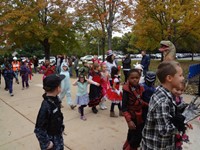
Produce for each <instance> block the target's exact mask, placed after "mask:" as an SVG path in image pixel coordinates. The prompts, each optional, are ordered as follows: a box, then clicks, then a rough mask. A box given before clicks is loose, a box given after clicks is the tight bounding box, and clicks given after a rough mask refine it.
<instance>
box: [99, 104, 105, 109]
mask: <svg viewBox="0 0 200 150" xmlns="http://www.w3.org/2000/svg"><path fill="white" fill-rule="evenodd" d="M99 107H100V109H101V110H104V109H105V108H104V106H103V103H102V102H101V103H99Z"/></svg>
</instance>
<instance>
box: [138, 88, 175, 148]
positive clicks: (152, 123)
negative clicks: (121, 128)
mask: <svg viewBox="0 0 200 150" xmlns="http://www.w3.org/2000/svg"><path fill="white" fill-rule="evenodd" d="M174 104H175V102H174V100H173V96H172V94H171V93H170V92H169V91H167V90H166V89H165V88H163V87H162V86H159V87H158V88H157V89H156V91H155V93H154V94H153V95H152V97H151V100H150V103H149V111H148V115H147V120H146V123H145V126H144V129H143V132H142V149H143V150H174V149H175V133H176V132H177V130H176V128H175V126H174V125H173V124H172V122H171V121H170V120H171V119H172V117H173V116H174V115H175V105H174Z"/></svg>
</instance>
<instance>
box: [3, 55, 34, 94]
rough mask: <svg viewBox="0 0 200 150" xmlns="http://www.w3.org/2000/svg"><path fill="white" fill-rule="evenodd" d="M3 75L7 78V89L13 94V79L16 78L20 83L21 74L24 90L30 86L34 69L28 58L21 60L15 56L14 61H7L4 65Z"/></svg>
mask: <svg viewBox="0 0 200 150" xmlns="http://www.w3.org/2000/svg"><path fill="white" fill-rule="evenodd" d="M1 68H2V72H1V73H2V76H3V78H4V80H5V88H4V89H5V90H6V91H9V94H10V96H14V94H13V79H14V78H15V80H16V83H17V84H19V79H18V75H20V76H21V81H22V90H24V88H28V87H29V82H28V81H29V78H30V79H31V76H32V71H31V70H32V69H31V68H30V66H29V63H28V62H27V61H26V60H22V61H21V62H20V61H18V60H17V58H16V57H14V58H13V61H12V62H11V63H9V62H8V61H5V62H4V63H3V64H2V65H1Z"/></svg>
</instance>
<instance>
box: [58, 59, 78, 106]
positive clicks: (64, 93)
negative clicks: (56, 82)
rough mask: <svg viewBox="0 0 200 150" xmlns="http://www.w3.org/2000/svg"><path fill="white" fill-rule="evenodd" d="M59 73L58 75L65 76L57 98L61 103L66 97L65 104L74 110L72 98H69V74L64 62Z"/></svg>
mask: <svg viewBox="0 0 200 150" xmlns="http://www.w3.org/2000/svg"><path fill="white" fill-rule="evenodd" d="M60 68H61V72H60V74H62V75H65V78H64V79H63V80H62V82H61V92H60V94H59V98H60V99H61V101H62V100H63V98H64V97H65V96H66V102H67V104H68V105H69V106H70V107H71V109H74V108H75V107H76V105H74V104H73V103H72V98H71V83H70V74H69V71H68V69H69V68H68V65H67V63H66V62H63V63H62V64H61V67H60Z"/></svg>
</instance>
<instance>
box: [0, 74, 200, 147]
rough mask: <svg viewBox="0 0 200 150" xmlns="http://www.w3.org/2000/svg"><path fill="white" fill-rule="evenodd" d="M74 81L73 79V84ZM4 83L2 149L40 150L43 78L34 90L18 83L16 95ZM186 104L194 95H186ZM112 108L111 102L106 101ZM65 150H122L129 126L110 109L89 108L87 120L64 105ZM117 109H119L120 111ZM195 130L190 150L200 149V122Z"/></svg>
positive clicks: (0, 124) (0, 97)
mask: <svg viewBox="0 0 200 150" xmlns="http://www.w3.org/2000/svg"><path fill="white" fill-rule="evenodd" d="M73 81H74V79H72V80H71V83H72V82H73ZM3 88H4V81H3V79H2V85H1V87H0V150H39V149H40V148H39V144H38V141H37V139H36V137H35V134H34V133H33V130H34V126H35V121H36V117H37V113H38V110H39V107H40V105H41V101H42V94H43V89H42V75H40V74H36V75H34V76H33V79H32V80H31V81H30V88H29V89H25V90H21V89H22V88H21V82H20V84H19V85H18V84H16V83H14V96H13V97H10V95H9V93H8V92H7V91H4V89H3ZM75 94H76V87H73V86H72V98H73V99H75ZM184 98H185V100H186V101H190V100H191V96H190V95H184ZM106 103H107V106H110V103H109V101H108V102H106ZM63 105H64V108H63V109H62V112H63V114H64V124H65V133H66V135H64V143H65V150H69V149H71V150H94V149H95V150H121V149H122V146H123V144H124V141H125V139H126V134H127V129H128V128H127V124H126V122H125V119H124V118H123V117H118V118H110V117H109V110H99V112H98V114H93V113H92V112H91V110H90V108H89V107H86V109H85V113H86V117H87V121H82V120H80V119H79V114H78V111H77V108H75V110H71V109H70V107H69V106H67V104H66V102H65V101H64V102H63ZM116 110H117V108H116ZM192 125H193V127H194V129H193V130H190V131H188V134H189V136H190V143H188V144H185V145H184V149H186V150H197V149H199V147H200V143H199V141H200V136H199V135H198V134H199V133H200V121H198V119H196V120H194V121H192Z"/></svg>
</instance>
